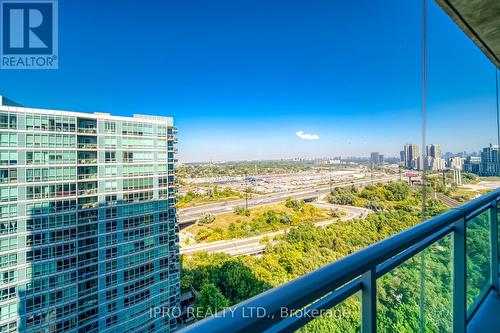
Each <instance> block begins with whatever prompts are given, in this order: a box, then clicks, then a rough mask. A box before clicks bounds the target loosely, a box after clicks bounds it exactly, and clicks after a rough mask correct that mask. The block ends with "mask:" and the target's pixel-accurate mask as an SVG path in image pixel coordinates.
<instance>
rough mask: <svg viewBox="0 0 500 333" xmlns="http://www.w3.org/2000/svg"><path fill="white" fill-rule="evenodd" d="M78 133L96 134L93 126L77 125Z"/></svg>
mask: <svg viewBox="0 0 500 333" xmlns="http://www.w3.org/2000/svg"><path fill="white" fill-rule="evenodd" d="M78 133H84V134H97V128H94V127H78Z"/></svg>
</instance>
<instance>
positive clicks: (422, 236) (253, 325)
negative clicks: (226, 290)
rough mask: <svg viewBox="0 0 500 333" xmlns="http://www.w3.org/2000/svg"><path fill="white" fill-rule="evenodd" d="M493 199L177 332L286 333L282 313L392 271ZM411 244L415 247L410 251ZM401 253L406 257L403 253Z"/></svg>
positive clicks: (493, 199) (488, 197) (433, 220)
mask: <svg viewBox="0 0 500 333" xmlns="http://www.w3.org/2000/svg"><path fill="white" fill-rule="evenodd" d="M499 197H500V189H496V190H494V191H492V192H490V193H488V194H486V195H483V196H481V197H479V198H477V199H475V200H472V201H470V202H469V203H466V204H464V205H462V206H460V207H457V208H453V209H451V210H449V211H447V212H445V213H443V214H441V215H439V216H436V217H433V218H431V219H429V220H427V221H425V222H423V223H421V224H418V225H416V226H414V227H412V228H409V229H407V230H405V231H402V232H400V233H398V234H396V235H393V236H391V237H389V238H387V239H384V240H382V241H379V242H377V243H375V244H373V245H370V246H368V247H366V248H364V249H361V250H360V251H357V252H355V253H352V254H350V255H348V256H346V257H344V258H342V259H340V260H338V261H336V262H333V263H331V264H328V265H326V266H323V267H321V268H319V269H317V270H315V271H313V272H311V273H308V274H306V275H303V276H301V277H299V278H296V279H294V280H292V281H290V282H287V283H285V284H283V285H281V286H278V287H276V288H273V289H270V290H268V291H266V292H264V293H262V294H259V295H257V296H255V297H253V298H250V299H248V300H246V301H244V302H242V303H240V304H237V305H235V306H233V307H231V308H230V309H229V310H226V311H225V314H228V315H215V316H214V317H210V318H206V319H204V320H201V321H199V322H197V323H195V324H193V325H191V326H188V327H186V328H184V329H183V330H181V332H200V333H206V332H215V331H217V332H260V331H265V330H267V331H269V332H280V331H290V327H288V326H285V325H282V323H281V322H283V321H285V320H286V319H288V318H282V317H281V316H280V313H281V310H282V308H288V309H302V308H304V307H306V306H308V305H310V304H311V303H314V302H316V301H317V300H318V299H321V298H322V297H324V296H327V295H329V294H331V293H335V292H336V291H339V288H341V287H342V286H344V285H345V284H347V283H349V282H351V281H352V282H351V283H353V282H354V280H357V279H358V278H360V277H361V276H363V275H365V274H366V273H367V272H371V271H373V272H375V278H377V277H379V276H381V275H382V273H385V272H387V271H389V270H391V269H392V268H395V267H397V266H398V265H399V264H400V263H401V262H402V261H404V260H406V259H408V258H410V257H411V256H412V255H414V254H415V253H418V252H419V251H420V250H423V249H424V248H426V247H428V246H429V245H430V244H432V243H433V242H435V241H437V240H439V239H441V238H442V237H444V236H445V235H447V234H449V232H451V231H453V230H454V228H455V225H456V223H459V222H460V221H466V220H469V218H468V217H474V216H477V212H478V211H484V210H486V209H488V208H489V207H491V205H492V204H495V207H496V203H497V200H498V198H499ZM487 205H490V206H487ZM495 213H496V209H495ZM461 232H463V230H462V231H461ZM431 241H432V242H431ZM417 244H420V246H418V247H417V248H412V247H414V246H416V245H417ZM405 251H407V252H406V253H405ZM402 253H404V254H402ZM397 255H401V257H400V258H399V259H398V260H395V259H394V260H393V261H392V264H391V263H388V262H387V261H388V260H389V259H391V258H393V257H395V256H397ZM377 268H378V272H377ZM356 286H359V288H362V284H360V283H358V282H356V283H354V284H353V285H352V286H351V288H345V290H347V291H349V292H345V293H343V294H342V297H336V298H335V300H336V302H333V303H330V304H329V305H330V308H331V307H333V306H335V305H336V304H339V303H341V302H342V301H343V300H345V299H346V298H348V297H349V296H351V295H353V294H354V293H355V292H357V291H359V290H360V289H359V288H358V289H357V288H355V287H356ZM316 303H317V302H316ZM259 308H260V309H265V312H266V315H265V316H263V317H261V316H252V317H250V316H249V315H248V314H249V313H251V311H255V309H259ZM280 323H281V325H280ZM464 325H465V318H464ZM292 326H293V325H292Z"/></svg>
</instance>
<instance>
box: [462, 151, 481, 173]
mask: <svg viewBox="0 0 500 333" xmlns="http://www.w3.org/2000/svg"><path fill="white" fill-rule="evenodd" d="M480 167H481V157H479V156H468V157H467V158H466V159H465V161H464V166H463V169H464V171H465V172H470V173H475V174H476V175H478V174H479V169H480Z"/></svg>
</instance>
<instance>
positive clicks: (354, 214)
mask: <svg viewBox="0 0 500 333" xmlns="http://www.w3.org/2000/svg"><path fill="white" fill-rule="evenodd" d="M313 204H314V205H315V206H317V207H321V208H327V209H339V210H341V211H344V212H345V213H346V215H344V216H342V217H341V218H340V220H341V221H347V220H351V219H354V218H364V217H366V216H367V215H368V214H369V213H370V210H368V209H366V208H359V207H352V206H340V205H331V204H328V203H325V202H317V203H313ZM336 221H337V220H328V221H322V222H318V223H315V224H314V225H315V226H316V227H326V226H327V225H329V224H332V223H335V222H336ZM288 230H289V228H287V229H283V230H279V231H275V232H267V233H264V234H261V235H258V236H253V237H249V238H243V239H232V240H223V241H217V242H210V243H202V244H197V245H193V246H186V247H182V246H181V248H180V253H181V254H186V255H190V254H193V253H195V252H208V253H227V254H229V255H232V256H238V255H260V254H262V252H263V251H264V248H265V247H266V245H265V244H261V240H262V238H264V237H267V238H269V240H270V241H272V240H273V239H274V237H276V236H277V235H281V234H284V233H285V232H287V231H288Z"/></svg>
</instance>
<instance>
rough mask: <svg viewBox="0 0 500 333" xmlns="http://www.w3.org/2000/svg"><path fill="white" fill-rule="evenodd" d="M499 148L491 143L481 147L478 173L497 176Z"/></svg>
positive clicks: (499, 164)
mask: <svg viewBox="0 0 500 333" xmlns="http://www.w3.org/2000/svg"><path fill="white" fill-rule="evenodd" d="M498 158H499V148H498V146H494V145H492V144H490V145H489V147H486V148H483V151H482V152H481V164H480V168H479V173H480V174H481V176H498V175H499V174H500V163H499V160H498Z"/></svg>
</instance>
